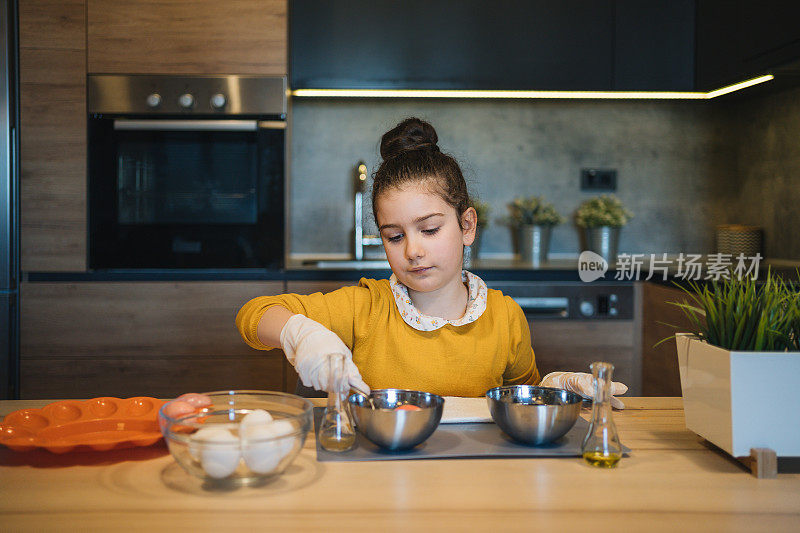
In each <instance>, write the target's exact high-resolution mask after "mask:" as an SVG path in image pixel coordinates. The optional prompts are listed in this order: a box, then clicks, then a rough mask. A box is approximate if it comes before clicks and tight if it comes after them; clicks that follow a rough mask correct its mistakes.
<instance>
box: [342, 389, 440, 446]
mask: <svg viewBox="0 0 800 533" xmlns="http://www.w3.org/2000/svg"><path fill="white" fill-rule="evenodd" d="M370 398H372V400H373V401H374V402H375V406H376V407H377V409H372V408H371V407H370V405H369V401H368V400H367V398H366V397H364V396H363V395H361V394H351V395H350V397H349V398H348V402H349V404H350V411H351V413H352V414H353V419H354V422H355V423H356V429H357V430H358V432H359V433H361V434H362V435H364V436H365V437H366V438H367V439H369V440H370V441H372V442H373V443H375V444H377V445H378V446H380V447H381V448H384V449H387V450H408V449H410V448H413V447H414V446H417V445H418V444H420V443H422V442H424V441H425V439H427V438H428V437H430V436H431V434H432V433H433V432H434V431H435V430H436V427H437V426H438V425H439V421H440V420H441V419H442V410H443V408H444V398H442V397H441V396H437V395H436V394H431V393H430V392H421V391H413V390H403V389H378V390H373V391H372V394H370ZM409 404H410V405H416V406H417V407H419V408H420V410H419V411H405V410H397V411H395V410H394V409H395V408H396V407H399V406H401V405H409Z"/></svg>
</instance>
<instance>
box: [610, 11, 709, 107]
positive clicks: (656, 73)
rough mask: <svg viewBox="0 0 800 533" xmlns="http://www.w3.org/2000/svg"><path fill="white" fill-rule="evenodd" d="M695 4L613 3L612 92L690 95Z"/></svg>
mask: <svg viewBox="0 0 800 533" xmlns="http://www.w3.org/2000/svg"><path fill="white" fill-rule="evenodd" d="M694 46H695V0H647V1H642V0H616V1H615V2H614V90H617V91H693V90H694V71H695V68H694Z"/></svg>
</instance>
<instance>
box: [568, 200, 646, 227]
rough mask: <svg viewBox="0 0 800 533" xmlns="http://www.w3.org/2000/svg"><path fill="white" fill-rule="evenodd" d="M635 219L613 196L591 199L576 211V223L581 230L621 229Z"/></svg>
mask: <svg viewBox="0 0 800 533" xmlns="http://www.w3.org/2000/svg"><path fill="white" fill-rule="evenodd" d="M631 218H633V213H631V212H630V211H628V210H627V209H625V207H624V206H623V205H622V202H621V201H620V199H619V198H617V197H616V196H614V195H613V194H601V195H600V196H595V197H594V198H589V199H588V200H586V201H585V202H583V203H582V204H581V205H579V206H578V209H576V210H575V223H576V224H577V225H578V227H581V228H597V227H600V226H611V227H613V228H619V227H622V226H624V225H625V224H627V223H628V221H629V220H630V219H631Z"/></svg>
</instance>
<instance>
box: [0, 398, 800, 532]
mask: <svg viewBox="0 0 800 533" xmlns="http://www.w3.org/2000/svg"><path fill="white" fill-rule="evenodd" d="M623 400H624V402H625V404H626V406H627V408H626V409H625V410H624V411H618V412H615V413H614V418H615V420H616V423H617V427H618V429H619V434H620V438H621V440H622V442H623V444H625V445H626V446H628V447H630V448H631V449H632V452H631V455H630V456H629V457H626V458H624V459H623V460H622V461H621V462H620V463H619V466H618V468H616V469H612V470H602V469H596V468H592V467H590V466H588V465H587V464H585V463H584V462H583V461H582V460H581V459H579V458H561V459H554V458H553V459H551V458H546V459H455V460H419V461H376V462H354V463H344V462H342V463H318V462H317V461H316V459H315V451H314V438H313V435H310V436H309V439H308V440H307V441H306V445H305V448H304V449H303V450H302V451H301V453H300V455H299V456H298V457H297V459H296V460H295V462H294V463H293V464H292V466H290V467H289V469H288V470H287V472H286V473H285V474H284V475H283V476H281V477H280V478H278V479H275V480H274V481H273V482H271V483H268V484H266V485H264V486H261V487H256V488H240V489H236V490H230V491H228V490H213V489H210V488H203V486H202V484H201V482H200V481H199V480H197V479H195V478H193V477H191V476H189V474H186V473H185V472H184V471H183V470H181V469H180V467H179V466H178V465H177V464H176V463H175V462H174V461H173V459H172V457H171V456H170V455H169V453H168V452H167V450H166V448H165V447H164V446H163V445H160V444H159V445H156V446H152V447H149V448H134V449H128V450H117V451H110V452H96V453H76V454H67V455H62V456H59V455H53V454H50V453H49V452H39V451H37V452H27V453H16V452H12V451H10V450H7V449H5V448H3V447H0V523H2V524H3V527H2V529H4V530H8V531H26V530H31V531H34V530H35V531H41V530H52V529H69V530H77V529H94V530H109V531H111V530H113V531H116V530H120V529H122V530H150V531H160V530H166V529H181V530H190V531H198V530H204V531H211V530H217V531H228V530H239V529H256V528H258V529H262V528H265V529H275V530H278V531H290V530H318V531H333V530H349V529H353V528H354V529H355V530H357V531H362V530H369V529H370V528H375V529H378V528H380V530H387V529H391V530H426V531H431V530H460V531H463V530H467V529H469V530H490V531H494V530H498V529H500V526H501V525H502V528H503V529H508V530H523V529H524V530H529V529H531V528H532V527H536V528H544V527H561V528H564V530H565V531H593V530H598V531H599V530H605V531H611V530H613V531H662V530H663V531H675V530H703V531H720V530H725V531H748V532H751V531H788V530H792V529H796V527H797V524H798V523H800V474H795V473H781V474H779V475H778V478H777V479H756V478H755V477H753V476H752V475H750V474H749V473H748V472H747V471H746V470H745V469H744V468H743V467H742V466H741V465H740V464H739V463H738V462H736V461H734V460H732V459H730V458H729V457H728V456H726V455H725V454H724V453H723V452H720V451H718V450H715V449H712V448H710V447H709V445H706V444H704V442H703V441H702V440H701V439H700V438H699V437H697V436H696V435H694V434H693V433H691V432H689V431H688V430H686V429H685V427H684V420H683V410H682V403H681V399H680V398H624V397H623ZM315 402H316V403H317V404H319V405H321V404H322V400H315ZM47 403H49V401H43V400H40V401H0V415H6V414H8V413H9V412H11V411H14V410H16V409H21V408H26V407H40V406H43V405H45V404H47ZM582 416H583V417H584V418H587V417H588V416H589V411H588V410H587V409H584V411H583V413H582Z"/></svg>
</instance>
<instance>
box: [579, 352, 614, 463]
mask: <svg viewBox="0 0 800 533" xmlns="http://www.w3.org/2000/svg"><path fill="white" fill-rule="evenodd" d="M589 368H591V369H592V376H593V377H594V403H593V404H592V421H591V423H590V424H589V431H587V432H586V437H585V438H584V439H583V445H582V446H581V453H582V454H583V458H584V459H586V462H588V463H589V464H590V465H592V466H598V467H602V468H611V467H613V466H616V464H617V463H618V462H619V460H620V459H621V458H622V444H620V442H619V435H618V434H617V426H615V425H614V419H613V418H612V416H611V375H612V373H613V372H614V365H612V364H611V363H603V362H599V361H598V362H595V363H592V364H591V365H590V367H589Z"/></svg>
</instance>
